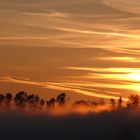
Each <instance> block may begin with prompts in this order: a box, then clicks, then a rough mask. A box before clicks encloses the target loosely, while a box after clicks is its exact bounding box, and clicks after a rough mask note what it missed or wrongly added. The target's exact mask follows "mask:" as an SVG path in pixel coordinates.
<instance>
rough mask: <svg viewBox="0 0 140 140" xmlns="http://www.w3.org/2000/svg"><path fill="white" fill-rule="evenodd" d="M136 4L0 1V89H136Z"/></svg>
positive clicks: (105, 94)
mask: <svg viewBox="0 0 140 140" xmlns="http://www.w3.org/2000/svg"><path fill="white" fill-rule="evenodd" d="M139 7H140V0H86V1H85V0H59V1H58V0H24V1H23V0H0V85H1V86H0V91H1V92H9V91H10V92H17V91H19V90H27V91H28V92H33V93H36V92H37V93H40V96H42V97H45V98H49V97H51V96H54V95H56V93H58V92H61V91H63V92H67V93H68V94H69V96H70V98H71V99H76V98H79V99H80V98H81V99H91V97H99V98H105V99H110V98H118V96H120V95H121V96H122V97H124V99H125V98H126V97H127V96H128V95H129V94H130V93H137V94H140V93H139V91H140V86H139V84H140V69H139V67H140V63H139V62H140V55H139V53H140V8H139ZM84 95H88V97H86V96H84Z"/></svg>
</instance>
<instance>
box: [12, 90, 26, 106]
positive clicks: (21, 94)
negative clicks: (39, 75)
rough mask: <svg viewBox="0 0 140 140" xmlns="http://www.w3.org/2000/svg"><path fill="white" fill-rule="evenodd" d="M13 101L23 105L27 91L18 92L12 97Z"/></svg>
mask: <svg viewBox="0 0 140 140" xmlns="http://www.w3.org/2000/svg"><path fill="white" fill-rule="evenodd" d="M14 101H15V103H16V105H19V106H22V107H23V106H24V105H25V104H26V101H27V93H26V92H24V91H20V92H18V93H17V94H16V96H15V98H14Z"/></svg>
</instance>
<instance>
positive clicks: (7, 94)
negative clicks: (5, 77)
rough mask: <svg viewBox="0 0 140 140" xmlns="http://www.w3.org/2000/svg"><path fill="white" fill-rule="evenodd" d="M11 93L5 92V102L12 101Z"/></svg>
mask: <svg viewBox="0 0 140 140" xmlns="http://www.w3.org/2000/svg"><path fill="white" fill-rule="evenodd" d="M12 98H13V97H12V94H11V93H6V95H5V102H6V103H7V104H9V103H10V102H11V101H12Z"/></svg>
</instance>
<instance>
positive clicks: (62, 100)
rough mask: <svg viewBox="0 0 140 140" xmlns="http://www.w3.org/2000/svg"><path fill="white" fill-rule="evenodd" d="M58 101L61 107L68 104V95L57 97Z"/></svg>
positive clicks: (62, 94) (63, 94)
mask: <svg viewBox="0 0 140 140" xmlns="http://www.w3.org/2000/svg"><path fill="white" fill-rule="evenodd" d="M56 101H57V103H58V104H59V105H64V104H65V103H66V94H65V93H61V94H59V95H58V96H57V98H56Z"/></svg>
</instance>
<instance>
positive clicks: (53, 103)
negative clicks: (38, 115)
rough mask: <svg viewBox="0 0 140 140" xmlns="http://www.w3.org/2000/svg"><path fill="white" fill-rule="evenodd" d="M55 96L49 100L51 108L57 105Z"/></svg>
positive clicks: (48, 104) (48, 103) (48, 105)
mask: <svg viewBox="0 0 140 140" xmlns="http://www.w3.org/2000/svg"><path fill="white" fill-rule="evenodd" d="M55 102H56V100H55V98H51V99H50V100H49V101H47V107H48V108H49V109H50V108H54V107H55Z"/></svg>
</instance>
